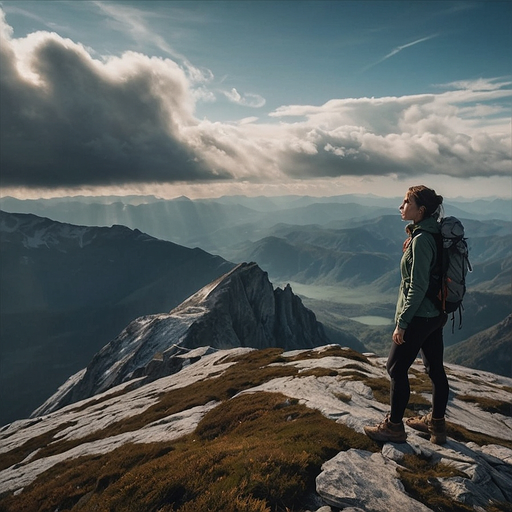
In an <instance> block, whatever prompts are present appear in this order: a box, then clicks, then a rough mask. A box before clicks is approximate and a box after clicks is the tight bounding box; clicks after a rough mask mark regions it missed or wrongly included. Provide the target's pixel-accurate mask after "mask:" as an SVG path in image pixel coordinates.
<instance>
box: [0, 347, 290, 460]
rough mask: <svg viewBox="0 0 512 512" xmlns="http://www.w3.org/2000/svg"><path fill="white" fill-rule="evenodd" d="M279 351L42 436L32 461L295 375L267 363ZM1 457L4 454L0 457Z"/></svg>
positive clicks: (15, 455)
mask: <svg viewBox="0 0 512 512" xmlns="http://www.w3.org/2000/svg"><path fill="white" fill-rule="evenodd" d="M282 352H283V351H282V349H267V350H258V351H251V352H248V353H246V354H243V355H242V356H238V357H236V358H234V359H232V361H233V362H235V361H238V364H235V365H233V366H231V367H229V368H228V369H227V370H226V371H225V372H224V373H223V374H221V375H219V376H218V377H216V378H213V379H212V378H210V379H205V380H201V381H198V382H196V383H194V384H191V385H190V386H187V387H186V388H179V389H174V390H172V391H169V392H166V393H163V394H162V395H161V396H160V400H159V402H158V403H157V404H155V405H153V406H151V407H149V408H148V409H147V410H145V411H144V412H142V413H140V414H137V415H134V416H131V417H129V418H124V419H122V420H120V421H118V422H116V423H113V424H112V425H109V426H108V427H105V428H104V429H101V430H99V431H96V432H93V433H92V434H90V435H88V436H86V437H83V438H80V439H73V440H62V441H58V442H54V443H51V442H50V441H51V440H52V438H53V435H52V436H51V437H48V438H45V442H41V443H40V444H39V445H38V446H39V447H41V446H42V448H41V450H39V452H38V453H37V454H36V455H35V456H34V460H35V459H39V458H43V457H49V456H51V455H56V454H59V453H64V452H66V451H68V450H70V449H71V448H74V447H75V446H78V445H80V444H83V443H86V442H92V441H96V440H98V439H105V438H107V437H111V436H115V435H119V434H122V433H125V432H132V431H135V430H139V429H141V428H142V427H144V426H145V425H148V424H149V423H152V422H154V421H157V420H159V419H161V418H165V417H166V416H170V415H171V414H175V413H178V412H181V411H184V410H187V409H190V408H192V407H196V406H200V405H204V404H206V403H208V402H211V401H223V400H227V399H229V398H231V397H232V396H234V395H235V394H237V393H238V392H240V391H243V390H245V389H248V388H252V387H255V386H259V385H260V384H263V383H264V382H268V381H269V380H270V379H273V378H278V377H285V376H294V375H297V369H296V368H293V367H286V366H268V365H270V364H271V363H275V362H280V361H281V360H282V359H281V353H282ZM59 430H61V429H59ZM27 455H28V453H27V448H25V449H23V447H21V448H20V449H16V450H13V451H12V452H8V454H7V456H9V457H10V460H14V461H15V462H20V461H21V460H23V459H24V458H25V457H26V456H27ZM3 457H4V454H3V455H2V459H3Z"/></svg>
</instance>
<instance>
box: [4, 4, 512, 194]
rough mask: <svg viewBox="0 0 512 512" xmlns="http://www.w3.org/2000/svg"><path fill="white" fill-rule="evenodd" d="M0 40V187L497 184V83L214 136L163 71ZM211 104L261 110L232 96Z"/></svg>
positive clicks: (502, 150)
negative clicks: (391, 179) (365, 181)
mask: <svg viewBox="0 0 512 512" xmlns="http://www.w3.org/2000/svg"><path fill="white" fill-rule="evenodd" d="M0 14H3V13H1V10H0ZM135 29H136V28H134V30H135ZM140 31H143V28H141V29H140ZM0 35H1V38H2V40H1V41H0V58H1V66H2V75H1V77H0V80H1V84H0V85H1V87H2V94H1V95H0V102H1V104H0V108H1V111H2V116H1V118H0V121H1V125H0V137H1V139H0V143H1V147H2V152H1V154H0V156H1V162H0V163H1V166H2V175H1V180H2V186H4V187H8V186H9V187H15V186H28V187H34V188H35V187H54V188H56V187H61V186H68V187H73V186H76V187H80V186H96V185H101V186H107V185H122V184H147V183H186V182H197V181H202V182H204V181H212V180H213V181H215V180H224V181H226V180H234V181H245V182H253V183H256V182H267V183H272V182H275V183H278V182H283V181H285V180H289V179H294V180H302V179H324V178H329V179H332V178H338V177H344V176H353V177H357V178H358V179H359V178H363V177H368V176H370V177H375V178H377V177H379V176H394V175H396V176H398V177H403V176H409V177H413V176H424V175H426V174H429V175H433V174H437V175H444V176H452V177H463V178H468V177H489V176H510V171H511V165H512V163H511V156H510V155H511V141H510V111H509V109H508V107H505V106H504V103H505V101H504V100H508V99H509V98H510V97H511V96H512V89H511V87H510V86H511V83H510V82H509V81H506V80H499V79H480V80H476V81H474V82H471V81H467V82H457V83H455V84H451V85H449V86H447V87H445V88H443V89H442V90H441V91H440V92H439V93H437V94H421V95H410V96H402V97H383V98H346V99H333V100H330V101H328V102H326V103H325V104H323V105H319V106H315V105H289V106H282V107H280V108H278V109H276V110H274V111H273V112H271V113H270V114H269V116H270V118H271V122H267V123H265V122H264V121H263V119H264V118H263V116H261V115H260V116H259V119H258V123H255V122H254V121H256V118H254V117H249V118H244V119H242V120H241V121H239V122H238V123H220V122H213V121H211V120H207V119H205V120H202V121H200V120H198V119H196V118H195V116H194V112H195V104H196V102H197V101H199V100H201V101H214V100H215V98H214V96H213V95H212V94H211V93H210V92H209V90H208V89H207V88H206V87H204V86H203V85H201V84H197V83H195V82H194V80H193V79H192V78H191V76H190V73H188V71H187V70H184V68H183V67H182V65H181V63H177V62H176V61H175V60H174V59H172V60H171V59H169V58H168V59H163V58H155V57H148V56H146V55H142V54H141V53H135V52H126V53H125V54H123V55H121V56H119V57H111V58H108V59H107V58H105V59H98V58H93V57H92V56H91V53H90V52H89V51H88V50H87V49H86V48H84V47H83V46H82V45H80V44H78V43H75V42H73V41H71V40H69V39H63V38H61V37H60V36H58V35H56V34H54V33H48V32H39V33H35V34H30V35H29V36H28V37H26V38H23V39H13V38H12V30H11V29H10V27H9V26H8V25H7V24H6V23H5V22H4V20H3V17H2V18H1V19H0ZM225 94H226V96H227V97H228V98H229V99H230V100H231V101H233V102H235V103H238V104H240V105H245V106H252V107H254V108H261V107H262V106H263V105H264V104H265V100H264V99H263V98H262V97H260V96H258V95H255V94H248V93H246V94H241V93H239V92H238V91H237V90H236V89H232V90H231V91H229V92H226V93H225Z"/></svg>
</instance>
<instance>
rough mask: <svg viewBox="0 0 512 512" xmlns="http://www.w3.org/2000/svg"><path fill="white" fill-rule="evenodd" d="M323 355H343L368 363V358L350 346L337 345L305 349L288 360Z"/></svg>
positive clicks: (319, 357)
mask: <svg viewBox="0 0 512 512" xmlns="http://www.w3.org/2000/svg"><path fill="white" fill-rule="evenodd" d="M323 357H343V358H345V359H352V360H354V361H359V362H361V363H366V364H370V365H371V362H370V360H369V359H368V358H367V357H366V356H364V355H363V354H361V353H359V352H357V351H356V350H353V349H351V348H342V347H339V346H331V347H327V348H326V349H324V350H307V351H305V352H302V353H301V354H298V355H296V356H294V357H290V358H289V359H288V360H289V361H304V360H307V359H322V358H323Z"/></svg>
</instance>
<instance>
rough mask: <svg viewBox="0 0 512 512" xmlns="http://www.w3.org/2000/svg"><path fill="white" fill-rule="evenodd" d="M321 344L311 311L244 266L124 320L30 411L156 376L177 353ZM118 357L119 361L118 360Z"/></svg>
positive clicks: (256, 270) (172, 364)
mask: <svg viewBox="0 0 512 512" xmlns="http://www.w3.org/2000/svg"><path fill="white" fill-rule="evenodd" d="M327 342H328V338H327V336H326V335H325V332H324V330H323V327H322V325H321V324H319V323H318V322H317V321H316V317H315V315H314V313H313V312H312V311H310V310H308V309H306V308H305V307H304V306H303V305H302V302H301V300H300V299H299V298H298V297H297V296H296V295H294V294H293V292H292V290H291V288H290V287H289V286H287V287H286V288H285V289H284V290H282V289H280V288H278V289H276V290H274V289H273V287H272V284H271V283H270V281H269V280H268V277H267V274H266V273H265V272H263V271H262V270H261V269H260V268H259V267H258V266H257V265H256V264H255V263H250V264H247V263H243V264H240V265H238V266H237V267H236V268H234V269H233V270H232V271H231V272H229V273H227V274H226V275H224V276H222V277H220V278H219V279H217V280H216V281H214V282H212V283H210V284H209V285H207V286H205V287H204V288H202V289H201V290H199V291H198V292H197V293H195V294H194V295H192V296H191V297H190V298H189V299H187V300H186V301H184V302H183V303H182V304H180V305H179V306H178V307H176V308H175V309H173V310H172V311H171V312H170V313H168V314H160V315H149V316H145V317H141V318H138V319H137V320H135V321H133V322H131V323H130V324H129V325H128V327H127V328H126V329H125V330H124V331H123V332H122V333H121V334H120V335H119V336H118V337H117V338H115V339H114V340H113V341H111V342H110V343H109V344H108V345H106V346H105V347H104V348H103V349H102V350H101V351H100V352H99V353H98V354H97V355H96V356H95V357H94V359H93V360H92V362H91V363H90V364H89V366H88V367H87V369H86V370H85V372H84V371H80V372H79V373H78V374H76V375H74V376H72V377H70V378H69V380H68V381H67V383H65V384H64V385H63V386H62V387H61V388H60V389H59V390H58V392H57V393H56V394H55V395H54V396H52V397H50V398H49V399H48V400H47V401H46V402H45V404H43V405H42V406H41V407H40V408H38V409H37V411H36V412H35V414H36V415H41V414H47V413H48V412H51V411H54V410H56V409H58V408H61V407H63V406H65V405H68V404H70V403H74V402H77V401H79V400H83V399H85V398H89V397H90V396H93V395H95V394H97V393H101V392H103V391H106V390H108V389H110V388H111V387H113V386H116V385H118V384H121V383H122V382H125V381H127V380H132V379H133V378H135V377H137V378H139V379H142V380H141V381H140V382H139V384H143V383H144V382H145V381H147V380H154V379H156V378H159V377H163V376H165V375H168V374H170V373H173V372H175V371H178V370H179V369H180V368H179V367H176V365H175V362H176V359H175V357H174V356H175V355H176V353H183V352H186V351H188V350H189V349H194V348H198V347H200V346H202V345H205V344H207V345H208V346H210V347H213V348H234V347H253V348H259V349H263V348H269V347H282V348H285V349H288V350H290V349H301V348H312V347H315V346H318V345H324V344H326V343H327ZM121 354H122V358H120V357H119V356H120V355H121Z"/></svg>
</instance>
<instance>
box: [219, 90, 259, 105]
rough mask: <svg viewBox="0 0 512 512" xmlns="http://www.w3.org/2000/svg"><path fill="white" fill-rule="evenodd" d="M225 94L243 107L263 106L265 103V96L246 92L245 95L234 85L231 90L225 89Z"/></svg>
mask: <svg viewBox="0 0 512 512" xmlns="http://www.w3.org/2000/svg"><path fill="white" fill-rule="evenodd" d="M223 94H224V95H225V96H226V98H228V100H229V101H231V102H232V103H236V104H237V105H242V106H243V107H252V108H261V107H263V106H264V105H265V103H266V101H265V98H263V97H262V96H260V95H259V94H252V93H249V92H248V93H245V94H244V95H243V96H242V95H241V94H240V93H239V92H238V91H237V90H236V89H235V88H234V87H233V89H231V91H223Z"/></svg>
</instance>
